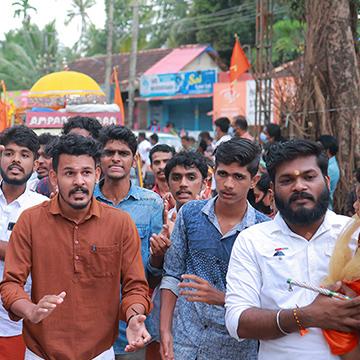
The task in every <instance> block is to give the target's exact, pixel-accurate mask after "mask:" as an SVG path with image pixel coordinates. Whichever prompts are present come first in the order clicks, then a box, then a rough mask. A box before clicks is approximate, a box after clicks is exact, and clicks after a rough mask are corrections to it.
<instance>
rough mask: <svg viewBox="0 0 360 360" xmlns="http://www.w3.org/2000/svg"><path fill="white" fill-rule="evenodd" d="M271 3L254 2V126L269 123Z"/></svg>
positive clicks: (268, 0) (270, 0)
mask: <svg viewBox="0 0 360 360" xmlns="http://www.w3.org/2000/svg"><path fill="white" fill-rule="evenodd" d="M272 25H273V1H272V0H256V66H255V74H254V75H255V81H256V97H255V126H256V127H259V126H261V125H264V124H268V123H270V121H271V111H272V106H271V105H272V101H271V94H272V85H271V75H270V72H271V70H272Z"/></svg>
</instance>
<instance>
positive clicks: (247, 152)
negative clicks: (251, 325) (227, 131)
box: [160, 138, 268, 360]
mask: <svg viewBox="0 0 360 360" xmlns="http://www.w3.org/2000/svg"><path fill="white" fill-rule="evenodd" d="M259 161H260V149H259V147H258V146H257V145H256V144H255V143H253V142H251V141H250V140H247V139H237V138H234V139H232V140H229V141H226V142H224V143H222V144H221V145H219V147H218V148H217V150H216V153H215V179H216V190H217V192H218V196H217V197H215V198H212V199H210V200H196V201H189V202H188V203H186V204H185V205H183V206H182V207H181V209H180V211H179V213H178V214H177V219H176V223H175V227H174V230H173V232H172V235H171V246H170V248H169V249H168V251H167V252H166V254H165V261H164V277H163V279H162V281H161V286H160V289H161V311H160V337H161V348H162V350H161V351H162V356H163V359H164V360H173V359H176V360H215V359H216V360H218V359H227V360H235V359H236V360H238V359H246V360H255V359H257V342H256V341H252V340H249V341H243V342H241V343H238V342H237V341H235V340H234V339H232V338H231V337H230V335H229V334H228V332H227V330H226V328H225V321H224V317H225V308H224V303H225V287H226V282H225V276H226V271H227V267H228V261H229V258H230V253H231V249H232V246H233V243H234V241H235V239H236V237H237V235H238V234H239V233H240V232H241V231H243V230H244V229H245V228H247V227H249V226H251V225H253V224H256V223H258V222H262V221H265V220H267V219H268V218H267V217H266V216H265V215H263V214H261V213H260V212H258V211H256V210H255V209H254V208H253V207H252V206H251V205H250V204H249V203H248V202H247V193H248V191H249V189H250V188H251V187H254V186H255V183H256V181H257V176H256V174H257V171H258V166H259ZM190 169H191V167H190ZM175 306H176V311H175V312H174V309H175Z"/></svg>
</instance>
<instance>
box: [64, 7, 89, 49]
mask: <svg viewBox="0 0 360 360" xmlns="http://www.w3.org/2000/svg"><path fill="white" fill-rule="evenodd" d="M95 4H96V0H73V1H72V4H71V5H72V9H70V10H68V12H67V19H66V21H65V25H69V24H70V23H71V22H72V21H73V20H74V19H76V18H78V17H80V19H81V33H80V38H79V40H78V41H77V42H76V44H75V49H76V50H77V51H79V52H82V51H83V50H84V40H85V37H86V33H87V29H88V24H91V19H90V17H89V15H88V13H87V11H88V10H89V9H90V8H91V7H93V6H94V5H95Z"/></svg>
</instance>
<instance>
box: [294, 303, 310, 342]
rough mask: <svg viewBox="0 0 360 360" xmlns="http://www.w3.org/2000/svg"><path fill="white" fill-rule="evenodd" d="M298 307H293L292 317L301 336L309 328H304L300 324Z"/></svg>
mask: <svg viewBox="0 0 360 360" xmlns="http://www.w3.org/2000/svg"><path fill="white" fill-rule="evenodd" d="M298 309H299V307H298V306H296V308H295V309H293V315H294V319H295V321H296V325H297V326H298V328H299V332H300V335H301V336H304V335H306V334H307V333H308V332H309V330H307V329H305V328H304V327H303V326H302V324H301V322H300V319H299V315H298Z"/></svg>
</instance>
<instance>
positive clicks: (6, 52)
mask: <svg viewBox="0 0 360 360" xmlns="http://www.w3.org/2000/svg"><path fill="white" fill-rule="evenodd" d="M64 57H67V59H68V61H70V60H72V57H73V55H72V53H71V51H70V50H69V49H66V48H65V49H62V48H60V47H59V40H58V35H57V32H56V28H55V21H53V22H51V23H49V24H47V25H46V26H45V27H44V29H42V30H40V29H39V28H38V26H37V25H32V24H26V25H25V24H24V25H23V27H22V28H21V29H19V30H11V31H9V32H8V33H7V34H6V35H5V40H4V41H2V42H0V79H2V80H5V82H6V84H7V87H8V89H9V90H20V89H29V88H30V87H31V86H32V85H33V84H34V83H35V82H36V81H37V80H38V79H39V78H40V77H41V76H43V75H45V74H48V73H51V72H53V71H57V70H60V69H61V68H62V62H63V58H64Z"/></svg>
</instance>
